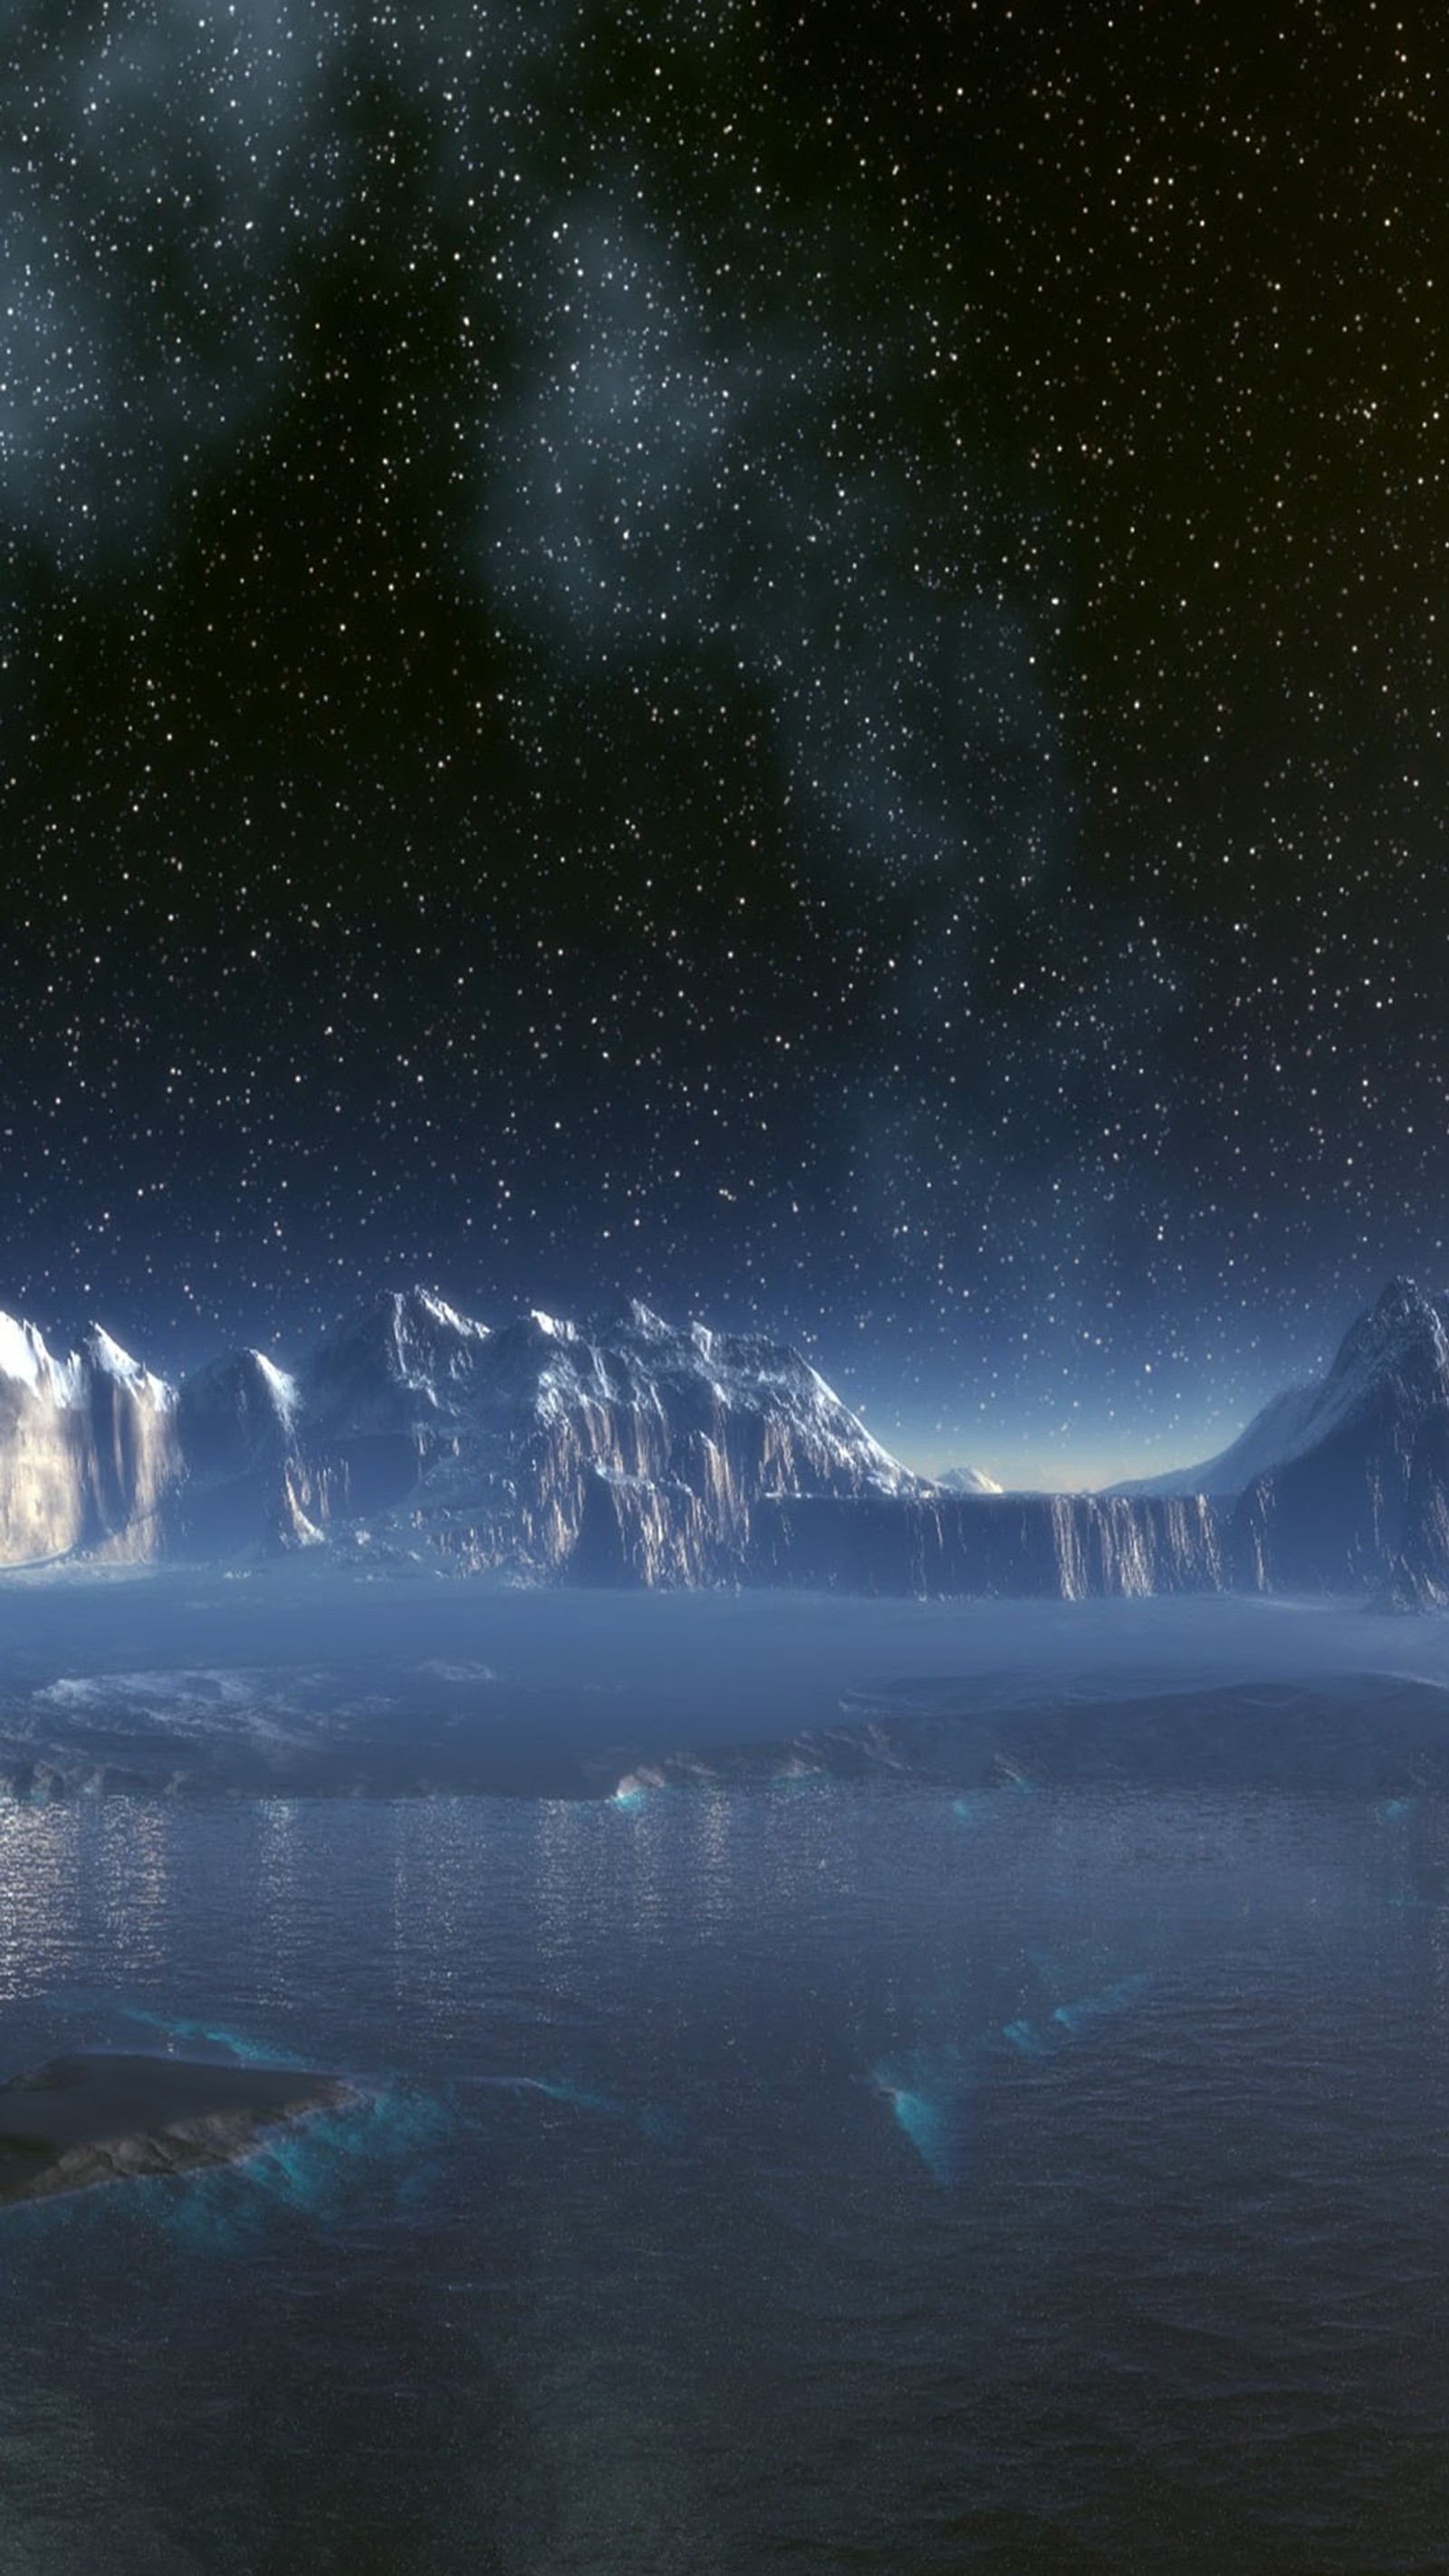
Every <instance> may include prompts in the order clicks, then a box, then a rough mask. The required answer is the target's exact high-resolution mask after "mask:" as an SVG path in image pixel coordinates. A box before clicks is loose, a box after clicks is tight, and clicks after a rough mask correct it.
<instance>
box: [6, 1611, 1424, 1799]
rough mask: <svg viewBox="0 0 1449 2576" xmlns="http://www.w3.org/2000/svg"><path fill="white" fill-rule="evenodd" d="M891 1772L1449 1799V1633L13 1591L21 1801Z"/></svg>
mask: <svg viewBox="0 0 1449 2576" xmlns="http://www.w3.org/2000/svg"><path fill="white" fill-rule="evenodd" d="M872 1769H877V1770H884V1771H892V1770H894V1771H902V1770H903V1771H906V1772H911V1771H915V1770H920V1769H924V1770H925V1771H926V1772H928V1773H934V1774H936V1775H937V1776H942V1777H952V1778H955V1777H959V1778H961V1779H962V1780H973V1779H978V1778H989V1777H997V1778H999V1777H1001V1776H1003V1775H1004V1774H1011V1773H1013V1772H1016V1771H1024V1772H1026V1773H1027V1774H1029V1775H1031V1774H1034V1775H1038V1776H1042V1777H1048V1778H1055V1779H1059V1780H1062V1781H1066V1780H1069V1779H1085V1778H1092V1779H1098V1780H1112V1779H1118V1780H1124V1781H1130V1780H1132V1779H1134V1778H1143V1779H1148V1780H1150V1781H1151V1782H1152V1783H1153V1784H1154V1785H1158V1786H1168V1785H1174V1784H1176V1785H1187V1784H1190V1783H1201V1782H1204V1781H1210V1780H1219V1781H1222V1782H1232V1783H1233V1784H1235V1785H1253V1784H1254V1783H1255V1782H1261V1784H1262V1785H1264V1786H1267V1785H1276V1786H1287V1787H1293V1788H1298V1789H1303V1788H1313V1787H1334V1786H1343V1787H1354V1788H1364V1789H1369V1790H1374V1789H1384V1790H1389V1789H1393V1788H1394V1787H1396V1786H1405V1787H1441V1786H1449V1621H1446V1620H1442V1619H1439V1618H1433V1617H1420V1618H1390V1617H1387V1616H1383V1615H1378V1614H1375V1613H1373V1612H1370V1611H1367V1610H1365V1609H1364V1608H1363V1607H1362V1606H1361V1605H1360V1604H1359V1603H1357V1602H1350V1601H1343V1600H1327V1599H1316V1600H1290V1599H1285V1598H1282V1597H1274V1596H1268V1597H1246V1598H1245V1597H1241V1596H1230V1595H1229V1596H1212V1597H1206V1598H1202V1597H1174V1598H1158V1599H1146V1600H1127V1601H1120V1600H1105V1601H1104V1600H1096V1601H1083V1602H1059V1601H1031V1602H1022V1601H996V1600H972V1601H959V1602H951V1601H946V1602H942V1601H930V1602H925V1601H901V1600H871V1599H863V1598H855V1597H850V1596H843V1595H831V1596H821V1595H811V1594H802V1593H793V1592H773V1591H743V1592H732V1591H698V1592H653V1593H639V1592H623V1591H620V1592H602V1591H582V1590H569V1589H553V1588H530V1587H526V1586H521V1585H518V1584H516V1583H510V1582H507V1581H501V1580H489V1579H487V1578H483V1579H477V1578H475V1579H472V1580H468V1581H449V1580H446V1579H440V1578H437V1577H435V1576H419V1577H417V1578H415V1579H408V1578H407V1577H377V1576H360V1575H358V1574H356V1573H353V1572H350V1571H349V1572H344V1571H339V1570H338V1569H336V1568H332V1567H317V1566H315V1565H308V1564H302V1565H282V1566H268V1567H261V1568H258V1569H256V1570H255V1571H252V1572H247V1573H244V1574H237V1573H232V1574H227V1575H222V1574H218V1573H217V1572H216V1571H215V1570H214V1569H212V1568H195V1567H186V1566H174V1565H173V1566H168V1567H163V1568H159V1569H157V1568H114V1569H92V1570H82V1569H77V1568H61V1569H57V1570H55V1571H53V1572H47V1573H33V1574H32V1573H19V1572H12V1573H10V1574H7V1575H6V1576H5V1577H4V1578H3V1580H0V1782H3V1783H5V1784H7V1785H8V1787H9V1789H10V1792H11V1793H12V1794H17V1795H23V1796H35V1795H40V1796H46V1795H73V1794H92V1795H95V1794H105V1793H107V1792H119V1793H127V1792H129V1793H131V1794H157V1793H168V1792H169V1793H171V1794H187V1793H190V1792H196V1791H201V1792H211V1793H217V1792H221V1793H227V1792H231V1793H233V1794H249V1793H251V1794H257V1793H260V1794H267V1793H274V1794H277V1793H285V1794H306V1793H313V1794H346V1793H349V1792H350V1793H353V1794H364V1795H365V1794H381V1795H389V1794H399V1793H418V1792H427V1791H430V1790H436V1791H443V1792H447V1793H457V1792H462V1791H470V1790H476V1791H484V1792H494V1793H498V1792H503V1793H508V1792H516V1793H522V1794H525V1795H542V1796H550V1795H552V1796H564V1797H579V1796H585V1797H598V1796H608V1795H610V1794H611V1793H614V1792H616V1791H618V1790H619V1789H620V1787H621V1785H622V1786H623V1787H624V1788H625V1789H626V1791H627V1789H628V1787H629V1786H630V1785H631V1784H634V1783H637V1782H639V1781H641V1780H642V1781H643V1782H644V1783H645V1784H646V1785H652V1784H654V1783H656V1782H660V1781H668V1780H686V1779H690V1778H706V1777H714V1778H719V1779H726V1778H732V1777H740V1778H749V1777H764V1778H778V1777H779V1776H781V1775H782V1773H783V1774H799V1773H802V1772H804V1773H808V1772H813V1771H820V1772H824V1773H826V1774H835V1775H837V1776H838V1775H842V1774H843V1775H845V1776H858V1775H859V1774H860V1773H861V1772H862V1771H865V1772H869V1771H871V1770H872Z"/></svg>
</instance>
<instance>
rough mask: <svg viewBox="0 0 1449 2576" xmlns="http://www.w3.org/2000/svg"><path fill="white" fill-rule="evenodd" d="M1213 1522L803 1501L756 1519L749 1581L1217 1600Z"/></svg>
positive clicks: (924, 1500)
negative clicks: (1189, 1595)
mask: <svg viewBox="0 0 1449 2576" xmlns="http://www.w3.org/2000/svg"><path fill="white" fill-rule="evenodd" d="M1223 1540H1224V1525H1223V1518H1222V1515H1221V1514H1220V1513H1219V1512H1218V1511H1217V1510H1216V1509H1215V1507H1214V1506H1213V1504H1211V1503H1210V1502H1207V1501H1205V1500H1204V1499H1203V1498H1202V1497H1201V1496H1200V1495H1192V1496H1188V1497H1185V1498H1177V1497H1167V1498H1157V1499H1152V1500H1149V1501H1143V1502H1131V1501H1127V1500H1124V1499H1123V1498H1121V1497H1120V1496H1109V1495H1101V1494H1001V1495H983V1496H980V1497H971V1498H965V1497H963V1498H959V1499H958V1498H954V1497H950V1496H946V1495H930V1496H921V1497H917V1496H909V1495H907V1496H902V1497H900V1498H899V1499H898V1500H894V1501H891V1502H889V1503H881V1502H877V1501H875V1500H873V1499H870V1498H861V1499H860V1500H857V1501H843V1502H842V1501H836V1500H834V1499H832V1498H830V1497H827V1496H821V1495H813V1494H812V1495H804V1496H801V1497H798V1498H795V1499H790V1500H779V1501H774V1502H770V1503H764V1504H762V1505H760V1506H758V1507H757V1509H756V1511H755V1514H754V1541H755V1544H754V1552H753V1563H752V1572H753V1573H754V1575H755V1578H756V1580H759V1581H765V1582H771V1583H795V1584H802V1585H806V1586H808V1587H809V1588H811V1589H813V1590H823V1591H828V1590H835V1589H839V1590H842V1591H850V1592H881V1593H906V1594H914V1595H916V1596H917V1597H924V1598H930V1597H934V1596H943V1597H948V1598H949V1597H950V1596H951V1595H953V1594H965V1595H971V1594H998V1595H1003V1596H1008V1597H1009V1596H1011V1595H1014V1594H1015V1595H1021V1596H1025V1597H1034V1598H1037V1599H1040V1598H1042V1597H1043V1596H1045V1597H1047V1598H1049V1599H1054V1600H1061V1601H1085V1600H1091V1599H1097V1598H1104V1597H1125V1596H1130V1595H1134V1594H1146V1593H1154V1592H1220V1591H1222V1590H1223V1589H1224V1588H1225V1585H1226V1581H1227V1574H1226V1566H1225V1557H1224V1546H1223Z"/></svg>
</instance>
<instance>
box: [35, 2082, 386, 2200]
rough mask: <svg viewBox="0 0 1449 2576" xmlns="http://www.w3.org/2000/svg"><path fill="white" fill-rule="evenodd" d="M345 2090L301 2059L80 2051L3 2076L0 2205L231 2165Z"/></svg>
mask: <svg viewBox="0 0 1449 2576" xmlns="http://www.w3.org/2000/svg"><path fill="white" fill-rule="evenodd" d="M349 2098H350V2089H349V2087H348V2086H347V2085H345V2084H344V2083H342V2082H341V2080H340V2079H339V2078H338V2077H336V2076H331V2075H318V2074H314V2073H312V2072H309V2071H308V2070H307V2069H305V2068H302V2067H274V2066H234V2065H228V2064H225V2063H222V2062H219V2061H215V2060H212V2059H202V2058H186V2057H177V2056H174V2055H171V2054H162V2053H159V2052H158V2053H154V2054H153V2053H148V2052H145V2051H136V2050H131V2051H127V2052H124V2053H122V2052H120V2051H112V2050H104V2049H97V2050H77V2051H76V2052H75V2053H74V2054H72V2055H70V2056H66V2057H56V2058H52V2059H50V2060H49V2061H48V2062H47V2063H46V2064H45V2065H44V2066H40V2067H37V2068H35V2069H34V2070H33V2071H32V2072H30V2073H28V2074H24V2075H19V2076H14V2077H12V2078H11V2080H10V2081H9V2083H7V2084H3V2085H0V2206H4V2205H8V2204H11V2203H14V2202H18V2201H30V2200H41V2199H51V2198H54V2197H56V2196H58V2195H60V2194H62V2193H66V2192H74V2191H88V2190H90V2189H91V2188H92V2186H93V2185H95V2184H97V2183H106V2182H119V2181H123V2180H136V2179H140V2178H142V2177H144V2176H147V2175H157V2174H178V2173H189V2172H193V2171H195V2170H197V2169H198V2168H200V2167H203V2166H207V2165H218V2164H234V2163H235V2162H236V2161H237V2159H238V2158H239V2157H242V2156H246V2155H250V2154H251V2153H252V2152H253V2151H254V2150H255V2149H256V2148H257V2147H258V2146H259V2145H261V2144H262V2143H263V2140H264V2135H265V2133H266V2131H268V2130H269V2129H272V2128H275V2127H278V2126H280V2125H282V2124H285V2123H290V2122H291V2121H294V2120H296V2119H299V2118H302V2117H303V2116H305V2115H306V2114H307V2113H309V2112H312V2111H322V2110H331V2109H336V2108H338V2107H339V2106H340V2105H341V2104H342V2103H344V2102H346V2101H347V2100H348V2099H349Z"/></svg>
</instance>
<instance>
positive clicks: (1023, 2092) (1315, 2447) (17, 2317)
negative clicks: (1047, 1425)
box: [0, 1786, 1449, 2576]
mask: <svg viewBox="0 0 1449 2576" xmlns="http://www.w3.org/2000/svg"><path fill="white" fill-rule="evenodd" d="M1446 1863H1449V1817H1446V1813H1445V1811H1444V1809H1443V1808H1442V1807H1441V1806H1440V1805H1439V1804H1437V1803H1436V1802H1434V1801H1429V1800H1421V1801H1417V1802H1416V1801H1412V1800H1407V1801H1406V1800H1393V1801H1389V1802H1386V1803H1380V1804H1377V1805H1375V1804H1370V1803H1367V1802H1357V1803H1355V1802H1352V1801H1348V1800H1344V1799H1337V1800H1333V1799H1327V1798H1325V1799H1322V1800H1313V1799H1301V1800H1291V1799H1286V1798H1281V1797H1279V1798H1272V1799H1265V1798H1261V1797H1257V1798H1251V1797H1247V1796H1235V1795H1181V1794H1169V1793H1160V1794H1147V1793H1142V1794H1123V1795H1121V1796H1119V1797H1115V1798H1114V1797H1110V1796H1105V1795H1095V1794H1088V1793H1075V1794H1073V1793H1061V1794H1049V1793H1034V1792H1032V1791H1031V1790H1030V1789H1029V1788H1028V1787H1025V1786H1023V1787H1019V1788H1006V1789H1002V1790H1000V1791H996V1792H989V1793H985V1794H982V1795H979V1796H976V1797H972V1798H967V1799H953V1798H952V1797H951V1796H949V1795H943V1794H939V1793H927V1792H925V1791H922V1790H919V1789H913V1788H910V1787H907V1786H903V1787H902V1788H901V1789H899V1790H898V1791H894V1792H893V1791H890V1790H886V1791H882V1790H880V1789H879V1788H871V1789H852V1788H846V1787H840V1786H835V1787H830V1786H809V1787H801V1788H798V1789H788V1788H779V1789H776V1790H765V1791H758V1792H746V1791H734V1792H725V1791H719V1792H709V1793H698V1794H696V1793H688V1792H674V1791H669V1792H663V1793H659V1794H657V1795H653V1796H649V1797H644V1798H642V1799H640V1800H639V1801H637V1802H635V1803H631V1804H627V1805H623V1806H621V1805H618V1804H612V1805H608V1806H589V1805H570V1804H564V1803H541V1802H534V1801H527V1800H521V1799H520V1800H487V1799H475V1800H461V1799H460V1800H411V1801H397V1802H392V1803H387V1802H361V1801H343V1800H335V1801H319V1802H315V1803H308V1802H281V1801H278V1802H272V1803H265V1802H251V1801H217V1802H215V1803H206V1804H198V1805H195V1806H192V1807H190V1808H185V1807H174V1806H173V1807H167V1806H164V1805H160V1806H150V1807H147V1806H142V1805H139V1804H138V1805H132V1804H130V1803H128V1802H125V1801H119V1800H118V1801H114V1802H93V1803H90V1804H84V1803H82V1804H76V1805H71V1806H65V1807H55V1808H13V1809H10V1810H6V1811H4V1812H3V1813H0V1998H3V2013H4V2020H3V2033H4V2062H5V2066H6V2068H7V2070H8V2069H11V2068H13V2069H16V2070H18V2069H19V2068H21V2067H23V2066H25V2065H27V2064H29V2063H33V2062H35V2061H36V2060H37V2059H39V2058H41V2057H44V2056H47V2055H50V2054H53V2053H55V2052H56V2051H57V2050H58V2049H60V2048H62V2047H70V2046H75V2045H84V2044H92V2045H94V2044H113V2045H119V2044H124V2045H127V2046H131V2047H134V2046H135V2045H137V2043H138V2042H140V2043H141V2044H145V2043H146V2041H147V2040H148V2038H149V2039H154V2040H155V2041H156V2042H157V2044H161V2043H162V2041H163V2038H164V2035H165V2034H167V2033H179V2034H180V2035H181V2037H182V2038H183V2039H184V2040H188V2041H189V2042H190V2043H191V2044H204V2035H207V2034H210V2035H219V2036H220V2037H221V2038H222V2039H224V2040H225V2041H227V2042H229V2043H230V2044H231V2045H232V2046H235V2047H239V2048H241V2049H242V2050H243V2051H248V2050H249V2051H253V2052H258V2053H261V2054H265V2055H273V2054H274V2055H278V2056H281V2057H288V2058H293V2059H295V2060H297V2061H300V2062H303V2063H308V2064H313V2065H321V2066H326V2067H329V2068H336V2069H339V2070H342V2071H345V2072H348V2073H351V2074H353V2075H355V2076H356V2077H357V2078H359V2079H360V2081H361V2082H362V2083H363V2084H364V2085H365V2086H366V2087H367V2093H366V2098H365V2100H364V2102H363V2104H362V2106H361V2107H360V2108H359V2109H358V2110H357V2111H355V2112H353V2113H349V2114H347V2115H345V2116H330V2117H328V2118H326V2119H323V2120H322V2121H320V2122H319V2123H317V2124H316V2125H315V2126H313V2127H312V2128H311V2129H309V2130H308V2131H307V2132H305V2133H301V2132H299V2133H296V2134H294V2135H293V2136H292V2137H291V2138H290V2139H288V2140H287V2141H286V2143H285V2144H284V2145H279V2146H278V2147H276V2148H274V2149H273V2150H272V2151H270V2152H269V2153H267V2154H266V2155H264V2156H263V2157H261V2158H259V2159H257V2160H255V2161H254V2162H253V2163H251V2164H250V2165H248V2166H246V2167H238V2168H234V2169H232V2170H229V2171H226V2172H222V2173H217V2174H212V2175H208V2176H204V2177H199V2178H195V2179H192V2180H190V2181H185V2182H165V2183H163V2182H155V2183H144V2184H139V2185H125V2186H118V2187H114V2188H111V2189H108V2190H105V2191H101V2192H96V2193H92V2194H89V2195H87V2196H85V2197H84V2198H81V2199H77V2200H73V2201H71V2202H68V2203H61V2204H56V2205H54V2206H51V2207H45V2206H38V2207H35V2208H31V2209H18V2210H13V2211H10V2212H6V2213H0V2263H3V2283H4V2290H3V2296H4V2320H5V2332H4V2336H3V2341H0V2378H3V2404H0V2565H3V2566H4V2567H5V2569H6V2571H7V2576H29V2571H31V2570H42V2569H43V2570H47V2571H48V2570H51V2569H54V2570H57V2571H59V2570H65V2571H67V2576H69V2571H73V2570H74V2569H75V2568H77V2567H81V2566H89V2567H94V2568H96V2569H98V2570H101V2571H104V2576H112V2571H117V2572H119V2571H131V2570H135V2571H138V2576H140V2571H147V2576H149V2571H151V2570H157V2571H168V2570H173V2569H174V2570H178V2571H179V2570H184V2569H217V2570H236V2571H243V2570H244V2571H277V2572H278V2576H281V2571H284V2570H293V2569H304V2568H305V2569H309V2570H310V2569H337V2570H339V2571H340V2570H343V2569H346V2570H349V2571H352V2570H359V2571H366V2570H389V2571H390V2570H398V2571H406V2576H424V2571H427V2576H440V2571H451V2570H455V2569H456V2570H458V2571H463V2570H468V2571H485V2572H486V2571H489V2570H500V2571H502V2570H507V2571H509V2576H565V2571H578V2572H579V2576H611V2571H617V2576H711V2571H720V2576H751V2571H754V2570H756V2569H760V2570H770V2569H790V2570H792V2571H795V2570H798V2571H818V2576H836V2571H842V2576H843V2571H847V2570H858V2569H878V2570H892V2571H894V2570H900V2571H901V2576H934V2572H935V2571H952V2570H958V2569H968V2568H974V2567H981V2568H987V2569H992V2570H1005V2571H1010V2570H1015V2569H1023V2570H1024V2569H1040V2570H1043V2571H1046V2570H1051V2571H1062V2576H1071V2571H1072V2570H1074V2569H1078V2568H1080V2569H1083V2570H1085V2569H1089V2568H1103V2567H1111V2568H1118V2567H1120V2568H1132V2569H1143V2570H1158V2569H1161V2570H1164V2571H1165V2570H1169V2569H1171V2570H1176V2571H1183V2570H1186V2571H1193V2570H1197V2569H1201V2570H1203V2571H1204V2572H1205V2576H1206V2571H1209V2570H1211V2571H1212V2576H1221V2571H1223V2570H1224V2569H1226V2568H1231V2569H1234V2570H1243V2571H1254V2570H1258V2569H1264V2570H1267V2569H1275V2570H1285V2571H1286V2570H1292V2571H1295V2576H1304V2571H1307V2570H1310V2569H1321V2570H1324V2571H1328V2570H1341V2569H1367V2568H1372V2569H1379V2570H1388V2569H1396V2568H1404V2569H1429V2568H1442V2567H1443V2566H1444V2565H1445V2564H1446V2562H1449V2537H1446V2536H1449V2439H1446V2436H1449V2337H1446V2290H1449V2280H1446V2274H1449V2260H1446V2247H1449V2116H1446V2115H1449V1938H1446V1931H1449V1902H1446V1900H1449V1876H1446Z"/></svg>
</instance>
